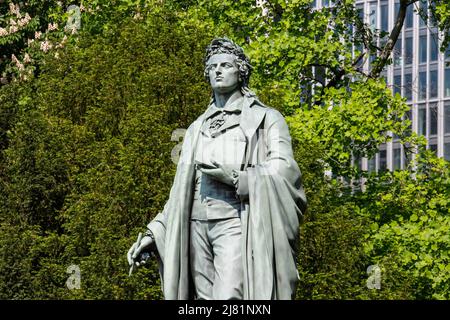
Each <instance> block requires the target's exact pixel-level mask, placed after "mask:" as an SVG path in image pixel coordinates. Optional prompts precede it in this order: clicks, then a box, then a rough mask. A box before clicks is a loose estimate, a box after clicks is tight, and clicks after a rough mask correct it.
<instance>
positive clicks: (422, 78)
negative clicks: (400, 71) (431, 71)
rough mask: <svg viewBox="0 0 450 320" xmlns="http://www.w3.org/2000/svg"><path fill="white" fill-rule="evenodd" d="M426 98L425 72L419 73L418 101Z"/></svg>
mask: <svg viewBox="0 0 450 320" xmlns="http://www.w3.org/2000/svg"><path fill="white" fill-rule="evenodd" d="M426 98H427V72H426V71H424V72H419V100H425V99H426Z"/></svg>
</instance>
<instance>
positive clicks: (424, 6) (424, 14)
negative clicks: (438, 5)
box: [419, 0, 428, 27]
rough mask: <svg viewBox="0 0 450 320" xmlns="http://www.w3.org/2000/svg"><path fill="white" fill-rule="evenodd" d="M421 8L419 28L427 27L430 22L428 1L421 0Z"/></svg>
mask: <svg viewBox="0 0 450 320" xmlns="http://www.w3.org/2000/svg"><path fill="white" fill-rule="evenodd" d="M420 2H421V4H420V7H421V13H420V17H419V26H421V27H425V26H426V25H427V20H428V1H427V0H421V1H420Z"/></svg>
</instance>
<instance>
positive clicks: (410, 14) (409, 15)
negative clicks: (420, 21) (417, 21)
mask: <svg viewBox="0 0 450 320" xmlns="http://www.w3.org/2000/svg"><path fill="white" fill-rule="evenodd" d="M413 7H414V6H413V5H409V6H408V8H407V9H406V17H405V28H412V27H413V21H414V11H413Z"/></svg>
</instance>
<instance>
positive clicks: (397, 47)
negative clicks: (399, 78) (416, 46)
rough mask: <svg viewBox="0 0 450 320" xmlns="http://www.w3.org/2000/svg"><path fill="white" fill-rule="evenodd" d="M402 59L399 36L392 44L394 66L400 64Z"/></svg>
mask: <svg viewBox="0 0 450 320" xmlns="http://www.w3.org/2000/svg"><path fill="white" fill-rule="evenodd" d="M402 60H403V58H402V38H401V36H399V38H398V39H397V42H396V43H395V46H394V66H401V65H402Z"/></svg>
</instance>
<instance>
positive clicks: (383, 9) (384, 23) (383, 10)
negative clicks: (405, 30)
mask: <svg viewBox="0 0 450 320" xmlns="http://www.w3.org/2000/svg"><path fill="white" fill-rule="evenodd" d="M380 20H381V25H380V29H381V30H383V31H388V30H389V6H388V5H387V3H386V4H384V3H383V4H381V6H380Z"/></svg>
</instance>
